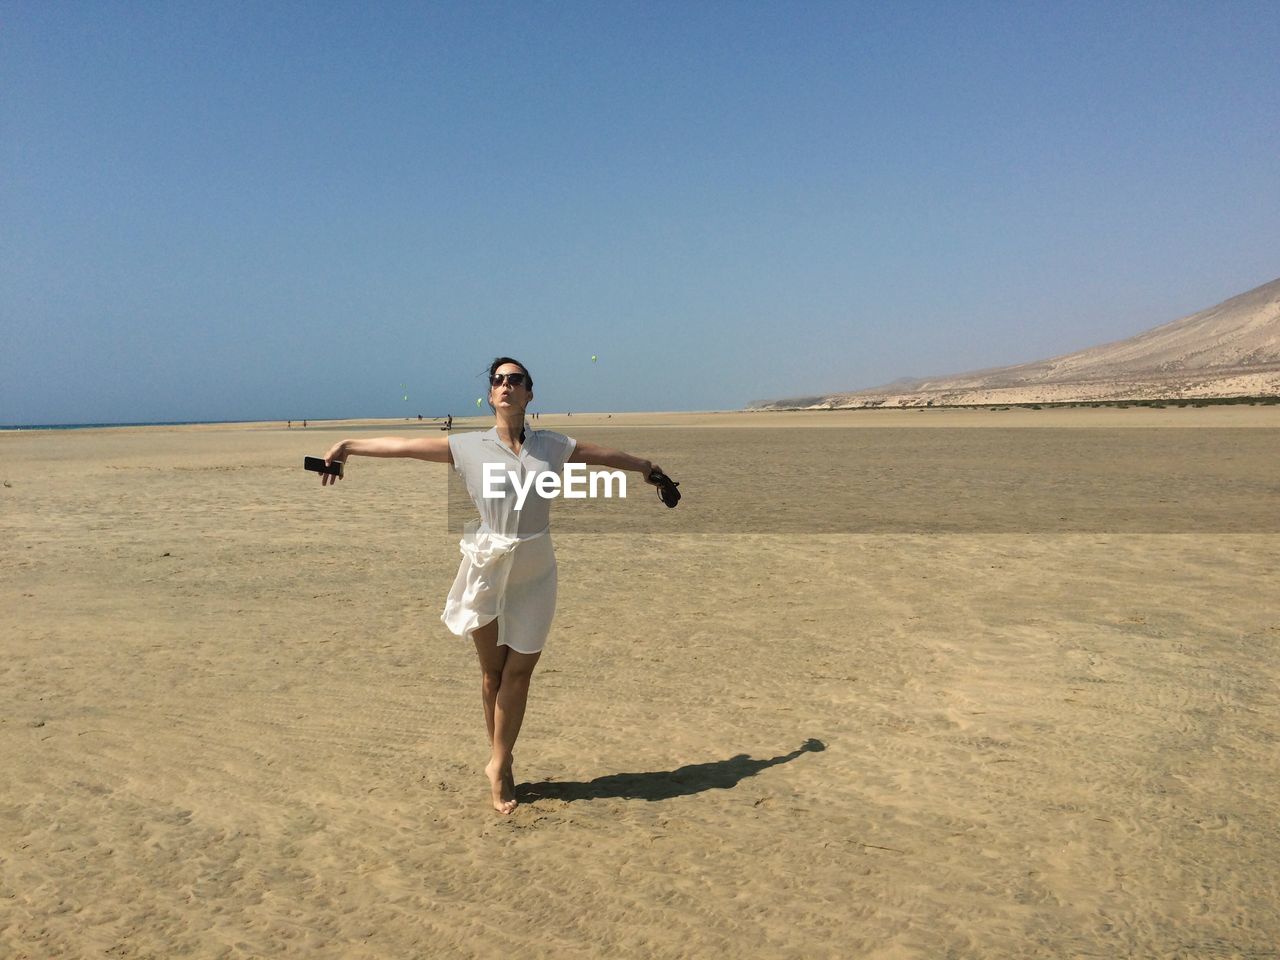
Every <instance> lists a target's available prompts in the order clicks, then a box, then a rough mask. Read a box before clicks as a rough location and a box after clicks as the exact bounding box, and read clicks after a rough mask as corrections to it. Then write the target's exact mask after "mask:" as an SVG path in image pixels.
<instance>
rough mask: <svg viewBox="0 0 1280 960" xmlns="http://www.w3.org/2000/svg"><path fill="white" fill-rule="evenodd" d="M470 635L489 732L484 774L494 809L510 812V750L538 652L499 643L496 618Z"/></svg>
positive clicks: (513, 799) (512, 785)
mask: <svg viewBox="0 0 1280 960" xmlns="http://www.w3.org/2000/svg"><path fill="white" fill-rule="evenodd" d="M472 638H473V640H474V642H475V646H476V654H477V655H478V657H479V658H480V671H481V681H480V683H481V687H480V694H481V698H482V700H483V702H484V719H485V727H486V728H487V730H488V733H489V744H490V757H489V763H488V764H487V765H486V766H485V774H486V775H487V776H488V777H489V786H490V788H491V789H492V791H493V808H494V809H495V810H497V811H498V812H499V813H510V812H511V811H512V810H514V809H515V808H516V797H515V786H516V784H515V772H514V767H513V764H514V753H513V750H514V748H515V743H516V738H517V737H519V735H520V726H521V724H522V723H523V721H524V711H525V704H526V703H527V701H528V697H529V680H530V678H531V677H532V675H533V668H534V667H535V666H536V665H537V663H538V658H539V657H540V656H541V654H540V653H533V654H529V653H517V652H516V651H514V650H511V649H510V648H509V647H500V646H498V622H497V621H496V620H495V621H493V622H492V623H489V624H486V625H485V626H483V627H481V628H480V629H479V630H476V631H475V632H474V633H473V634H472Z"/></svg>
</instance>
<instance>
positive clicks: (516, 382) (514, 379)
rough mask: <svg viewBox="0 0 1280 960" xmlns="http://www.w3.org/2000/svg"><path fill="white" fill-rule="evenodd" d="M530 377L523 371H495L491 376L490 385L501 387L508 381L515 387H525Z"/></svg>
mask: <svg viewBox="0 0 1280 960" xmlns="http://www.w3.org/2000/svg"><path fill="white" fill-rule="evenodd" d="M528 379H529V378H528V377H527V376H526V375H525V374H523V373H495V374H493V375H492V376H491V377H489V386H491V387H500V386H502V381H504V380H505V381H506V382H507V383H509V384H511V386H513V387H523V386H524V385H525V381H526V380H528Z"/></svg>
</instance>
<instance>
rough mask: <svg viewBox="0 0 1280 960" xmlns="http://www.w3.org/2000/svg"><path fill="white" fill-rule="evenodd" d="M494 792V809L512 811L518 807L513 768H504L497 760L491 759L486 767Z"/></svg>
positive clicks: (503, 811)
mask: <svg viewBox="0 0 1280 960" xmlns="http://www.w3.org/2000/svg"><path fill="white" fill-rule="evenodd" d="M484 774H485V776H486V777H488V778H489V789H490V790H491V791H492V792H493V809H495V810H497V811H498V812H499V813H511V811H513V810H514V809H515V808H516V792H515V778H514V777H513V775H512V773H511V768H510V767H506V768H503V767H502V766H501V765H499V763H498V762H497V761H496V760H490V761H489V762H488V763H487V764H486V765H485V768H484Z"/></svg>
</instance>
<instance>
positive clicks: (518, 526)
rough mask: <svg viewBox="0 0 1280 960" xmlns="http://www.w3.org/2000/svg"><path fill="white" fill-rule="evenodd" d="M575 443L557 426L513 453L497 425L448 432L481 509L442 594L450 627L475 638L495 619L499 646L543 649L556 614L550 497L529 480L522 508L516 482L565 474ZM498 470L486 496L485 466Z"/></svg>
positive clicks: (528, 437) (529, 433)
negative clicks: (546, 474)
mask: <svg viewBox="0 0 1280 960" xmlns="http://www.w3.org/2000/svg"><path fill="white" fill-rule="evenodd" d="M575 446H577V441H575V440H574V439H573V438H571V437H566V436H565V435H564V434H562V433H556V432H554V431H552V430H530V429H529V428H528V427H527V426H526V427H525V440H524V443H523V444H522V445H521V447H520V453H519V454H516V453H513V452H512V451H511V449H510V448H509V447H508V446H507V445H506V444H504V443H503V442H502V441H501V440H499V439H498V428H497V427H494V428H492V429H490V430H487V431H485V432H483V433H457V434H452V435H451V436H450V437H449V451H450V453H451V454H452V456H453V468H454V470H456V471H457V472H458V475H459V476H460V477H461V478H462V482H463V483H464V484H465V485H466V488H467V493H469V494H470V495H471V499H472V500H473V501H474V502H475V505H476V509H478V510H479V511H480V518H479V520H474V521H472V522H471V523H468V524H467V525H466V528H465V530H464V532H463V535H462V541H461V543H460V544H459V549H460V550H461V551H462V563H461V564H460V565H459V566H458V575H457V576H456V577H454V580H453V586H452V588H450V590H449V596H448V597H447V598H446V599H445V604H444V613H443V614H441V616H440V619H441V620H442V621H444V625H445V626H446V627H448V628H449V630H450V632H452V633H454V634H456V635H457V636H459V637H464V638H468V639H469V638H470V637H471V635H472V633H474V632H475V631H476V630H478V629H479V628H480V627H483V626H485V625H486V624H488V623H491V622H492V621H494V620H497V621H498V645H499V646H506V647H510V648H511V649H512V650H515V651H517V652H518V653H538V652H539V651H541V650H542V648H543V646H544V645H545V644H546V642H547V634H549V633H550V632H551V620H552V618H553V617H554V616H555V612H556V555H555V551H554V549H553V547H552V544H551V532H550V528H549V522H550V518H551V498H549V497H542V496H539V495H538V491H537V486H536V484H533V485H530V486H529V488H528V490H529V492H528V495H527V496H526V497H525V500H524V503H523V505H522V508H521V509H520V510H516V503H517V502H518V494H517V493H516V490H515V485H514V484H513V483H512V481H511V477H510V473H515V475H516V477H517V478H518V481H519V483H520V484H521V486H522V487H523V486H524V485H526V484H528V483H529V481H528V479H527V476H528V475H529V474H535V475H536V474H538V473H541V472H543V471H550V472H551V473H562V471H563V470H564V465H565V461H566V460H568V459H569V457H570V456H572V454H573V450H574V447H575ZM486 463H493V464H497V465H498V469H497V470H496V471H495V470H494V468H490V470H491V471H493V472H495V473H496V474H497V476H498V478H499V479H498V481H497V482H493V481H491V482H490V487H491V489H493V490H495V491H498V492H500V493H501V494H502V496H495V497H486V496H485V495H484V478H485V464H486Z"/></svg>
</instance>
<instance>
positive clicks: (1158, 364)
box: [751, 279, 1280, 410]
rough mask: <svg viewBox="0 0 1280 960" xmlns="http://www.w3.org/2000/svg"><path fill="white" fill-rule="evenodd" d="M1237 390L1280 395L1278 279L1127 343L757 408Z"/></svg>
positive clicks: (1056, 399)
mask: <svg viewBox="0 0 1280 960" xmlns="http://www.w3.org/2000/svg"><path fill="white" fill-rule="evenodd" d="M1240 396H1280V279H1277V280H1273V281H1271V282H1270V283H1266V284H1263V285H1262V286H1260V287H1256V288H1254V289H1253V290H1250V291H1249V292H1248V293H1242V294H1240V295H1239V296H1238V297H1232V298H1231V299H1230V300H1225V301H1223V302H1222V303H1220V304H1218V305H1217V306H1216V307H1210V308H1209V309H1208V310H1201V311H1200V312H1199V313H1195V314H1192V315H1191V316H1189V317H1183V318H1182V319H1181V320H1174V321H1173V322H1171V323H1166V324H1162V325H1161V326H1158V327H1154V328H1152V329H1151V330H1147V331H1145V332H1144V333H1140V334H1138V335H1137V336H1136V337H1130V338H1129V339H1128V340H1118V341H1116V342H1115V343H1107V344H1103V345H1102V346H1098V347H1090V348H1088V349H1087V350H1080V351H1077V352H1076V353H1068V354H1064V355H1063V356H1060V357H1052V358H1050V359H1048V360H1037V361H1035V362H1033V363H1023V364H1019V365H1017V366H1012V367H995V368H992V369H989V370H976V371H974V372H972V373H964V374H954V375H950V376H943V377H930V378H926V379H911V378H903V379H900V380H895V381H893V383H889V384H885V385H883V386H880V387H875V388H873V389H870V390H859V391H855V392H852V393H836V394H828V395H826V396H821V397H796V398H792V399H789V400H764V401H758V402H756V403H753V404H751V407H752V408H755V409H766V410H783V409H797V408H807V409H838V408H845V407H922V406H935V407H937V406H955V405H967V404H993V403H1040V402H1050V403H1051V402H1063V401H1088V400H1150V399H1161V398H1168V399H1174V398H1179V397H1183V398H1204V397H1240Z"/></svg>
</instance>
